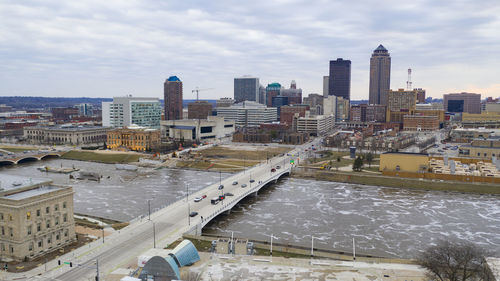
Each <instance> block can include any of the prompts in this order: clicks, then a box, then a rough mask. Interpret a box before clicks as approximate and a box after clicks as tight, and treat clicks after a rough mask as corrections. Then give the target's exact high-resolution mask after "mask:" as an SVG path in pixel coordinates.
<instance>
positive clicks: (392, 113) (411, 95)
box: [386, 89, 417, 123]
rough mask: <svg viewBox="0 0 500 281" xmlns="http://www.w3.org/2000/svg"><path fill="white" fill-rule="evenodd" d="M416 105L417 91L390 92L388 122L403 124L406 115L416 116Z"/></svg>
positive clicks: (388, 97) (401, 90)
mask: <svg viewBox="0 0 500 281" xmlns="http://www.w3.org/2000/svg"><path fill="white" fill-rule="evenodd" d="M416 104H417V91H416V90H409V91H406V90H404V89H398V90H397V91H393V90H389V94H388V95H387V118H386V120H387V122H398V123H403V117H404V116H405V115H414V114H415V109H416Z"/></svg>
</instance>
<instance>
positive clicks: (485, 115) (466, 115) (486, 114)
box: [462, 112, 500, 122]
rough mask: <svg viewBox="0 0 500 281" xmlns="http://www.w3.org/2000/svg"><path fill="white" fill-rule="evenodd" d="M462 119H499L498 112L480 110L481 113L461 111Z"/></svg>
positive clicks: (481, 120)
mask: <svg viewBox="0 0 500 281" xmlns="http://www.w3.org/2000/svg"><path fill="white" fill-rule="evenodd" d="M462 121H466V122H467V121H469V122H470V121H472V122H486V121H500V112H482V113H481V114H472V113H466V112H464V113H462Z"/></svg>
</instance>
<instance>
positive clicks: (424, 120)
mask: <svg viewBox="0 0 500 281" xmlns="http://www.w3.org/2000/svg"><path fill="white" fill-rule="evenodd" d="M403 129H404V130H405V131H431V132H432V131H436V130H439V119H438V116H433V115H430V116H424V115H404V116H403Z"/></svg>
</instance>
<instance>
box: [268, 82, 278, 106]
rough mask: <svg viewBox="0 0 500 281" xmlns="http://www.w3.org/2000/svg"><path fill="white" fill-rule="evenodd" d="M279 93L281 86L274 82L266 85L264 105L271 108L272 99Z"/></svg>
mask: <svg viewBox="0 0 500 281" xmlns="http://www.w3.org/2000/svg"><path fill="white" fill-rule="evenodd" d="M280 93H281V84H280V83H277V82H274V83H271V84H267V87H266V105H267V106H268V107H272V106H273V97H277V96H279V95H280Z"/></svg>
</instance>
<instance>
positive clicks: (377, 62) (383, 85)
mask: <svg viewBox="0 0 500 281" xmlns="http://www.w3.org/2000/svg"><path fill="white" fill-rule="evenodd" d="M390 88H391V55H390V54H389V51H387V49H386V48H384V46H382V45H379V46H378V47H377V49H375V50H374V51H373V54H372V57H371V59H370V104H383V105H387V95H388V94H389V89H390Z"/></svg>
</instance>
